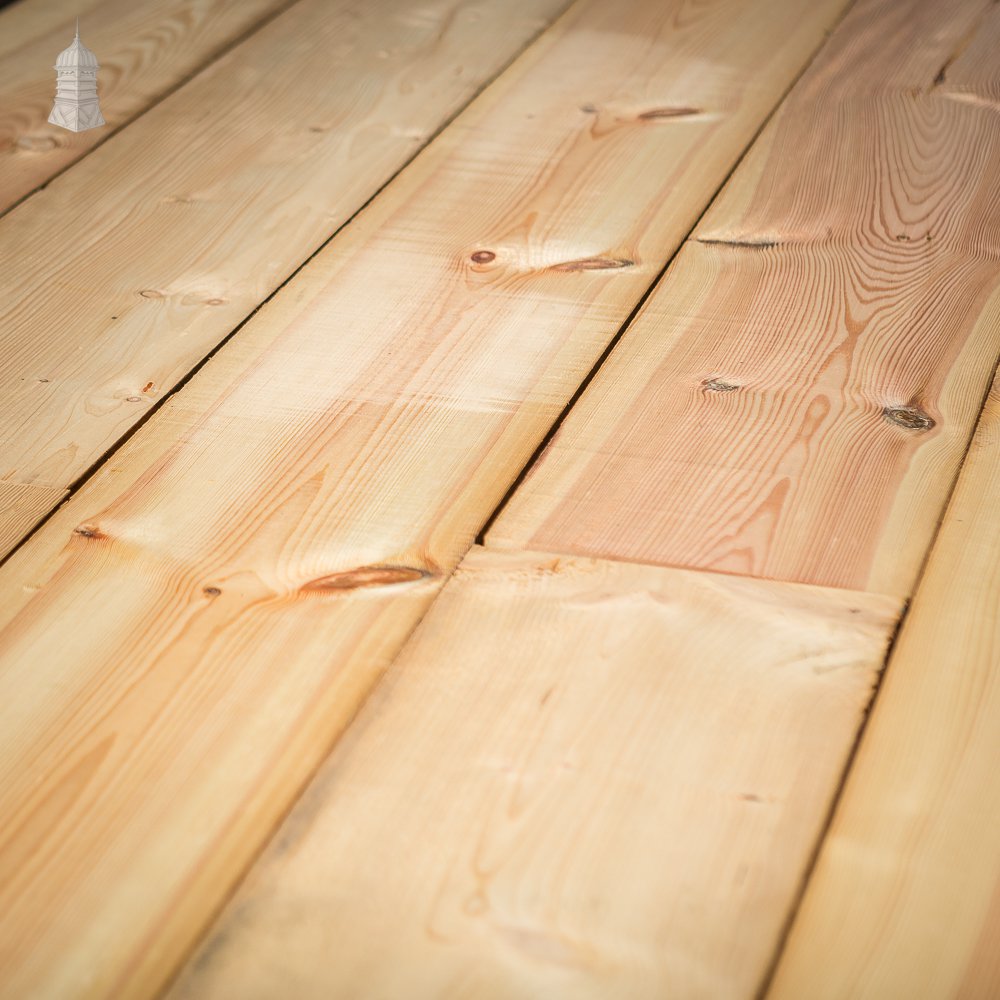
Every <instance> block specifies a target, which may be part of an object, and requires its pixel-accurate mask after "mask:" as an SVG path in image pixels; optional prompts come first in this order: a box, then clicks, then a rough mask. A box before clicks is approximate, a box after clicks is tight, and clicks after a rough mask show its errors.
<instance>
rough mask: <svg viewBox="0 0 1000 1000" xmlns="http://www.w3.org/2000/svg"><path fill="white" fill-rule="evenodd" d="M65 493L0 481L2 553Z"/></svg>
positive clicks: (13, 544) (15, 542)
mask: <svg viewBox="0 0 1000 1000" xmlns="http://www.w3.org/2000/svg"><path fill="white" fill-rule="evenodd" d="M65 496H66V491H65V490H54V489H50V488H48V487H46V486H25V485H24V484H23V483H2V482H0V556H3V554H4V553H5V552H7V551H8V550H9V549H12V548H13V547H14V546H15V545H16V544H17V543H18V542H19V541H20V540H21V539H22V538H23V537H24V536H25V535H26V534H27V533H28V532H29V531H30V530H31V529H32V528H33V527H34V526H35V525H36V524H37V523H38V522H39V521H40V520H41V519H42V518H43V517H44V516H45V515H46V514H47V513H48V512H49V511H50V510H52V508H53V507H55V506H56V505H57V504H58V503H59V501H60V500H62V499H63V498H64V497H65Z"/></svg>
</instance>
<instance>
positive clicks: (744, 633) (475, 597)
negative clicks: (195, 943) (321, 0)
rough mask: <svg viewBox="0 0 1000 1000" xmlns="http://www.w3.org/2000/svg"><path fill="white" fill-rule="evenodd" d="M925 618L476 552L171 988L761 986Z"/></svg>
mask: <svg viewBox="0 0 1000 1000" xmlns="http://www.w3.org/2000/svg"><path fill="white" fill-rule="evenodd" d="M898 611H899V607H898V603H897V602H896V601H895V600H893V599H889V598H885V597H881V596H876V595H869V594H855V593H851V592H849V591H824V590H822V589H818V588H813V587H804V586H800V585H797V584H786V583H774V582H770V581H758V580H746V579H739V578H735V577H728V576H723V575H720V574H709V573H697V572H691V571H687V570H673V569H663V568H661V567H649V566H635V565H629V564H625V563H612V562H603V561H600V560H593V559H586V558H583V557H559V556H557V555H552V554H546V553H498V552H491V551H486V550H482V549H478V548H476V549H473V550H472V552H471V553H470V554H469V555H468V556H467V557H466V558H465V560H464V561H463V563H462V565H461V566H460V567H459V569H458V571H457V572H456V574H455V576H454V577H453V579H452V580H451V581H450V582H449V583H448V585H447V586H446V587H445V588H444V590H443V592H442V594H441V596H440V597H439V598H438V600H437V601H435V603H434V606H433V608H432V609H431V611H430V613H429V614H428V616H427V617H426V619H425V620H424V621H423V623H422V624H421V625H420V627H419V628H418V629H417V631H416V633H415V634H414V637H413V639H412V640H411V641H410V642H409V643H408V644H407V645H406V647H405V648H404V650H403V652H402V653H401V654H400V656H399V657H398V659H397V660H396V662H395V663H394V664H393V666H392V667H391V668H390V670H389V673H388V674H387V676H386V678H385V681H384V682H383V684H382V685H381V686H380V687H379V689H378V690H377V692H376V693H375V695H374V696H373V697H372V699H371V701H370V702H369V703H368V704H367V705H366V706H365V708H364V710H363V711H362V713H361V715H360V716H359V717H358V719H357V720H356V722H355V724H354V725H353V726H352V728H351V730H350V732H349V734H348V735H347V737H346V738H345V739H344V740H343V741H342V742H341V744H340V745H339V746H338V747H337V749H336V750H335V751H334V753H333V755H332V757H331V758H330V760H329V761H328V762H327V763H326V764H325V765H324V767H323V769H322V770H321V771H320V773H319V775H318V777H317V780H316V781H315V782H314V783H313V785H312V786H311V787H310V788H309V790H308V791H307V792H306V794H305V796H304V797H303V799H302V801H301V802H300V803H299V804H298V806H297V807H296V808H295V809H294V810H293V812H292V813H291V814H290V816H289V818H288V821H287V822H286V823H285V824H284V826H283V827H282V828H281V830H280V831H279V833H278V834H277V837H276V839H275V840H274V842H273V843H272V844H271V846H270V847H269V848H268V850H267V852H266V853H265V854H264V855H263V856H262V857H261V860H260V862H259V863H258V864H257V866H256V867H255V869H254V870H253V872H252V873H251V874H250V876H249V877H248V879H247V881H246V882H245V883H244V885H243V887H242V888H241V890H240V891H239V892H238V893H237V895H236V896H235V897H234V899H233V901H232V902H231V903H230V904H229V905H228V906H227V908H226V910H225V911H224V912H223V915H222V917H221V918H220V920H219V922H218V924H217V925H216V926H215V927H214V928H213V930H212V932H211V933H210V934H209V936H208V937H207V938H206V940H205V943H204V945H203V946H202V948H201V949H200V950H199V951H198V952H197V953H196V954H195V957H194V959H193V961H192V962H191V963H190V965H189V966H188V969H187V971H186V972H185V974H184V976H183V977H182V978H181V980H180V981H179V983H178V984H177V987H176V989H175V990H174V991H173V992H172V993H171V994H170V996H171V998H173V1000H180V998H183V1000H209V998H213V1000H214V998H218V1000H223V998H231V997H240V998H244V1000H251V998H254V1000H265V998H269V997H275V996H279V995H284V996H295V997H302V998H307V997H308V998H313V997H315V998H320V997H385V998H389V997H412V998H427V1000H430V998H439V997H440V998H444V997H449V998H450V997H470V998H471V997H476V998H501V997H502V998H507V1000H521V998H526V997H537V998H549V997H566V998H568V997H572V998H579V1000H582V998H585V997H586V998H589V997H593V998H594V1000H598V998H602V1000H603V998H609V997H620V998H623V1000H624V998H629V1000H636V998H643V997H648V998H651V1000H652V998H654V997H655V998H662V997H685V998H695V997H703V998H706V1000H708V998H711V1000H722V998H726V997H740V998H746V997H750V996H752V995H753V991H754V988H755V987H756V986H757V985H758V984H759V982H760V979H761V977H762V976H763V973H764V971H765V969H766V967H767V964H768V962H769V961H770V958H771V955H772V953H773V950H774V947H775V945H776V943H777V938H778V936H779V934H780V931H781V928H782V925H783V922H784V921H785V919H786V917H787V913H788V909H789V907H790V904H791V902H792V900H793V898H794V896H795V893H796V890H797V888H798V884H799V880H800V879H801V877H802V875H803V870H804V868H805V865H806V864H807V862H808V860H809V857H810V854H811V851H812V848H813V844H814V841H815V839H816V836H817V834H818V832H819V828H820V827H821V825H822V823H823V821H824V819H825V817H826V814H827V810H828V808H829V802H830V799H831V798H832V795H833V791H834V789H835V788H836V786H837V781H838V777H839V774H840V770H841V768H842V767H843V765H844V762H845V759H846V757H847V754H848V752H849V750H850V748H851V745H852V744H853V741H854V735H855V731H856V729H857V726H858V724H859V722H860V720H861V717H862V714H863V712H864V710H865V707H866V705H867V703H868V700H869V698H870V696H871V692H872V686H873V683H874V681H875V679H876V676H877V673H878V671H879V669H880V668H881V663H882V656H883V652H884V649H885V646H886V643H887V640H888V636H889V634H890V633H891V631H892V628H893V624H894V622H895V618H896V615H897V614H898ZM799 995H800V996H808V995H809V994H808V993H803V994H799Z"/></svg>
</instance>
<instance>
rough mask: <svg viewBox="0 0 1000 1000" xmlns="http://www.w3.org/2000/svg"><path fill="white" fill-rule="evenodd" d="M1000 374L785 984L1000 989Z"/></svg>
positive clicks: (932, 998)
mask: <svg viewBox="0 0 1000 1000" xmlns="http://www.w3.org/2000/svg"><path fill="white" fill-rule="evenodd" d="M998 762H1000V380H998V381H997V383H995V385H994V387H993V392H992V395H991V397H990V399H989V402H988V404H987V407H986V410H985V412H984V414H983V419H982V422H981V424H980V426H979V427H978V429H977V431H976V436H975V438H974V439H973V442H972V446H971V449H970V451H969V457H968V459H967V460H966V462H965V465H964V466H963V468H962V475H961V478H960V479H959V483H958V487H957V490H956V493H955V496H954V498H953V500H952V502H951V504H950V505H949V507H948V512H947V514H946V516H945V519H944V523H943V525H942V527H941V533H940V535H939V537H938V540H937V542H936V544H935V546H934V551H933V553H932V555H931V559H930V562H929V564H928V567H927V571H926V573H925V574H924V577H923V579H922V581H921V584H920V588H919V589H918V591H917V594H916V597H915V599H914V602H913V606H912V607H911V609H910V612H909V614H908V616H907V618H906V621H905V622H904V624H903V627H902V629H901V631H900V636H899V640H898V642H897V644H896V647H895V650H894V652H893V656H892V659H891V660H890V662H889V667H888V670H887V675H886V680H885V683H884V685H883V688H882V690H881V691H880V692H879V695H878V700H877V702H876V707H875V711H874V712H873V714H872V718H871V721H870V722H869V724H868V727H867V729H866V731H865V735H864V739H863V740H862V743H861V747H860V750H859V753H858V759H857V762H856V764H855V766H854V767H853V768H852V770H851V775H850V778H849V780H848V782H847V785H846V788H845V790H844V794H843V798H842V800H841V802H840V805H839V807H838V809H837V813H836V816H835V818H834V823H833V827H832V829H831V831H830V834H829V836H828V837H827V838H826V840H825V841H824V844H823V850H822V853H821V854H820V857H819V863H818V865H817V868H816V872H815V874H814V876H813V878H812V879H811V881H810V883H809V887H808V891H807V892H806V896H805V900H804V902H803V906H802V910H801V912H800V914H799V916H798V919H797V920H796V922H795V924H794V926H793V929H792V933H791V936H790V938H789V942H788V947H787V950H786V952H785V955H784V958H783V961H782V963H781V964H780V965H779V967H778V974H777V977H776V979H775V983H774V987H773V989H772V990H771V993H770V996H771V998H772V1000H798V998H800V997H803V996H809V997H813V998H816V1000H882V998H884V997H921V998H926V1000H944V998H949V1000H950V998H956V1000H957V998H963V1000H992V998H995V997H998V996H1000V782H998V781H997V767H998Z"/></svg>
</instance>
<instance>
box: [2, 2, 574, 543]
mask: <svg viewBox="0 0 1000 1000" xmlns="http://www.w3.org/2000/svg"><path fill="white" fill-rule="evenodd" d="M564 6H565V0H515V2H510V0H486V2H484V3H477V4H475V5H474V6H473V5H472V4H470V3H468V2H466V0H430V2H428V3H427V4H425V5H424V6H422V7H421V8H419V9H416V8H414V7H413V5H412V3H410V2H409V0H372V2H369V3H365V4H363V5H359V4H357V3H354V2H352V0H334V2H329V0H302V2H301V3H298V4H296V5H295V7H294V8H291V9H289V10H288V11H286V12H285V13H284V14H282V15H281V16H280V17H278V18H276V19H275V20H274V21H272V22H271V23H270V24H268V25H267V26H266V27H265V28H263V29H262V30H261V31H259V32H257V33H256V34H254V35H252V36H251V37H250V38H249V39H247V40H246V41H245V42H243V43H242V44H240V45H238V46H236V47H235V48H233V49H232V50H231V51H230V52H229V53H228V54H227V55H225V56H224V57H223V58H221V59H219V60H217V61H216V62H215V63H213V64H212V65H211V66H210V67H209V68H208V69H207V70H206V71H205V72H203V73H201V74H199V75H198V76H197V77H196V78H195V79H193V80H192V81H191V82H190V83H188V84H187V85H185V86H183V87H181V88H180V89H179V90H177V91H176V92H175V93H173V94H172V95H171V96H170V97H168V98H167V99H165V100H164V101H162V102H161V103H159V104H158V105H157V106H156V107H154V108H153V109H151V110H150V111H149V112H148V113H147V114H145V115H143V116H141V117H140V118H139V119H138V120H137V121H136V122H134V123H133V124H132V125H131V126H129V127H128V128H126V129H124V130H123V131H121V132H120V133H118V134H117V135H115V136H114V137H113V138H111V139H109V140H108V141H107V142H106V143H104V144H103V145H102V146H100V147H99V148H98V149H96V150H95V151H94V152H92V153H91V154H90V155H89V156H88V157H87V158H86V159H85V160H83V161H81V162H80V163H78V164H76V165H75V166H74V167H73V169H71V170H69V171H67V172H66V173H65V174H63V175H62V176H61V177H58V178H56V180H54V181H53V182H52V183H51V184H50V185H49V186H48V187H47V188H46V189H45V190H44V191H41V192H39V193H38V194H36V195H35V196H34V197H32V198H30V199H29V200H28V201H26V202H25V203H23V204H22V205H20V206H19V207H18V208H16V209H14V210H13V211H12V212H10V213H9V214H8V215H7V216H6V217H4V218H3V220H0V259H2V260H3V261H4V267H3V269H2V271H0V481H5V482H12V483H21V484H30V485H33V486H37V487H47V488H49V489H50V490H52V492H53V496H57V495H61V492H60V491H62V490H65V489H67V488H69V487H71V486H72V485H73V484H74V483H75V482H76V481H77V480H78V479H79V477H81V476H82V475H84V474H85V473H86V472H87V470H88V469H89V468H90V467H91V466H92V465H93V464H94V463H95V462H96V461H98V460H99V459H100V458H101V456H102V455H103V454H104V453H105V452H106V451H107V450H108V449H109V448H111V447H112V446H113V445H114V444H115V443H116V442H117V441H118V440H119V439H120V438H121V437H122V436H123V435H125V434H127V433H128V432H129V431H130V430H131V429H132V428H134V427H135V426H136V424H137V423H138V422H139V421H141V420H142V419H144V418H145V417H148V415H149V410H150V408H152V407H155V405H156V404H157V401H158V400H160V399H161V398H162V397H163V395H164V393H167V392H169V391H170V390H171V389H172V388H173V387H174V386H176V385H177V383H178V382H179V381H180V380H182V379H184V378H185V377H186V376H187V375H188V374H189V373H190V371H191V369H192V368H193V367H194V366H195V365H197V364H198V363H199V362H201V361H202V360H203V359H204V358H205V356H206V355H207V354H208V353H210V352H211V351H212V350H213V349H214V348H215V347H216V346H217V345H218V344H219V343H220V342H221V341H222V340H223V339H224V338H225V337H226V336H227V335H228V334H229V333H230V332H231V331H232V330H233V329H234V328H235V327H236V326H237V325H238V324H239V323H240V322H241V321H242V320H243V319H245V317H246V316H247V315H248V314H249V313H251V312H252V311H253V309H254V308H255V307H256V306H258V305H259V304H260V302H261V301H262V300H263V299H265V298H266V297H267V296H268V295H269V294H271V293H272V292H273V291H274V290H275V289H276V288H277V287H278V286H279V285H280V284H281V283H282V282H283V281H285V280H286V279H287V278H288V277H289V275H290V274H291V273H292V272H293V271H294V270H295V268H296V267H298V266H299V265H300V264H301V263H302V262H303V261H304V260H305V259H306V258H308V257H309V255H310V254H311V253H313V252H314V251H315V250H316V249H317V248H318V247H319V246H321V245H322V243H323V242H324V241H325V240H326V239H327V238H328V237H329V236H330V235H331V234H332V233H333V232H335V231H336V229H337V228H338V227H339V226H340V225H341V224H343V223H344V222H345V221H346V220H347V219H348V218H350V216H351V215H352V214H353V213H355V212H356V211H357V210H358V209H359V208H360V207H361V206H362V205H363V204H364V203H365V202H366V201H367V200H368V199H369V198H370V197H371V196H372V195H373V194H375V193H376V192H377V191H378V189H379V187H380V185H382V184H384V183H385V182H386V181H387V180H389V179H390V178H391V176H392V175H393V174H394V173H395V172H396V171H397V170H398V169H399V168H400V167H402V166H403V165H404V164H405V163H406V162H407V161H408V160H409V159H411V158H412V156H413V155H414V153H415V152H416V151H417V150H418V149H419V148H420V147H421V145H422V144H424V143H425V142H426V141H427V140H428V138H429V137H430V136H431V135H432V134H433V133H434V131H435V129H437V128H438V127H440V126H441V125H442V124H443V123H444V122H445V121H446V120H447V119H448V118H449V116H451V115H453V114H454V113H455V112H456V111H457V110H458V109H459V108H461V106H462V105H463V104H465V103H466V102H467V101H468V100H469V99H470V98H471V97H472V96H473V95H474V94H475V93H476V92H477V90H478V89H479V88H481V87H482V86H483V85H484V84H485V83H487V82H488V81H489V80H490V78H491V77H492V76H493V75H494V74H496V73H498V72H500V71H501V70H502V69H503V67H504V66H505V65H506V64H507V63H508V62H509V61H510V60H511V59H512V58H513V57H514V56H515V55H516V54H517V52H519V51H520V50H521V49H522V48H523V47H524V46H525V45H526V44H527V43H528V42H529V41H530V40H531V38H532V37H533V36H534V35H535V34H537V32H538V31H539V30H541V29H542V28H543V27H544V25H545V23H546V22H547V21H548V20H551V19H552V18H553V17H555V16H556V15H557V14H558V12H559V11H560V10H561V9H562V8H563V7H564ZM95 44H96V43H95ZM13 533H14V532H13V528H12V526H11V525H0V535H3V536H5V537H10V536H12V535H13ZM2 555H3V552H2V551H0V556H2Z"/></svg>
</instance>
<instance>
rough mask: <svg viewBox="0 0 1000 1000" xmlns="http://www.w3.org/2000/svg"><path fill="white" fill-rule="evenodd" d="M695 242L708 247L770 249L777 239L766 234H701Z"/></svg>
mask: <svg viewBox="0 0 1000 1000" xmlns="http://www.w3.org/2000/svg"><path fill="white" fill-rule="evenodd" d="M697 242H698V243H703V244H704V245H705V246H709V247H712V246H717V247H735V248H737V249H741V250H770V249H771V248H772V247H776V246H778V244H779V241H778V240H774V239H770V238H769V237H767V236H733V237H728V238H721V237H720V238H712V237H710V236H703V237H698V238H697Z"/></svg>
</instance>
